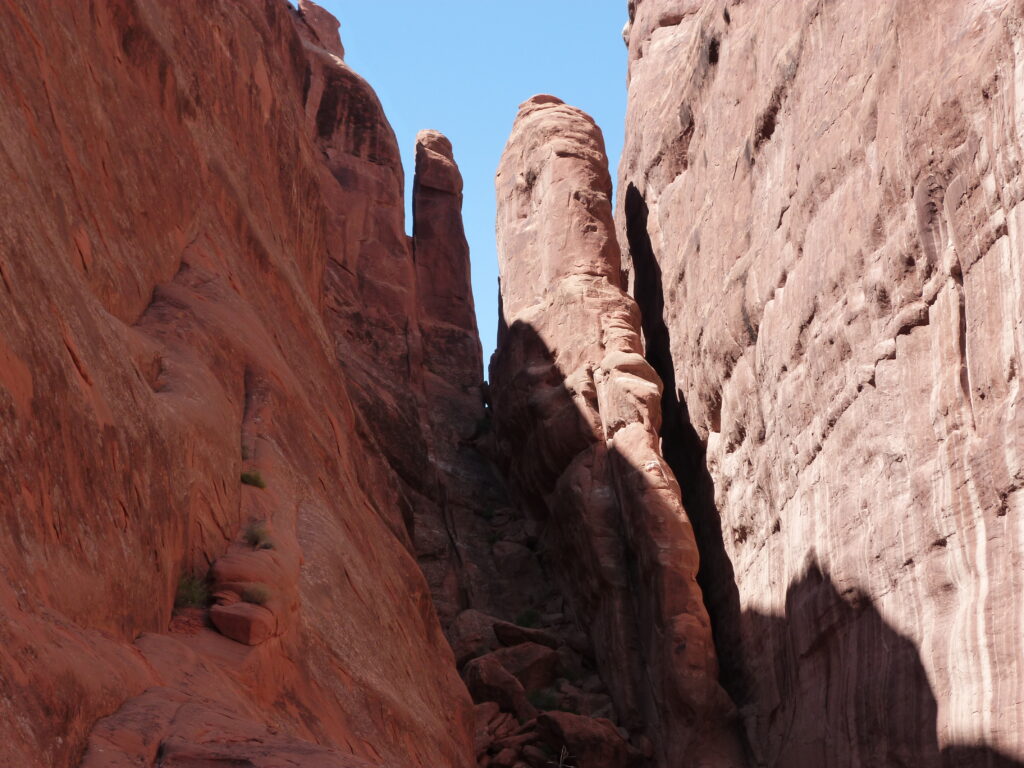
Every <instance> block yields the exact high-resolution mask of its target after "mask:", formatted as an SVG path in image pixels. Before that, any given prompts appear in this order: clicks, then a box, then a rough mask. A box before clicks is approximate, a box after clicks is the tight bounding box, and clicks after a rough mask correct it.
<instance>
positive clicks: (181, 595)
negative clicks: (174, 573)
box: [174, 572, 210, 608]
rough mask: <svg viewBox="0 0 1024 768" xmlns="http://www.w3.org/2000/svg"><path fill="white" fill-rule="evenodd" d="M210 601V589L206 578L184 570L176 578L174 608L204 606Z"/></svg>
mask: <svg viewBox="0 0 1024 768" xmlns="http://www.w3.org/2000/svg"><path fill="white" fill-rule="evenodd" d="M209 602H210V589H209V587H207V586H206V579H205V578H203V577H201V576H199V575H198V574H195V573H191V572H186V573H183V574H181V577H180V578H179V579H178V591H177V592H175V594H174V607H175V608H205V607H206V605H207V603H209Z"/></svg>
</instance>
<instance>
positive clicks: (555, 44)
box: [318, 0, 626, 369]
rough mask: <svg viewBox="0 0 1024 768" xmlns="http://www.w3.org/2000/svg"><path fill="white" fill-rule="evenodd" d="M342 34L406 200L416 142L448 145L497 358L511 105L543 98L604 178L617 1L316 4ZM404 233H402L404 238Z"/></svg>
mask: <svg viewBox="0 0 1024 768" xmlns="http://www.w3.org/2000/svg"><path fill="white" fill-rule="evenodd" d="M318 1H319V2H320V4H321V5H322V6H324V7H325V8H326V9H327V10H329V11H330V12H331V13H333V14H334V15H335V16H336V17H337V19H338V21H339V22H341V40H342V43H344V45H345V59H346V61H347V62H348V63H349V65H350V66H351V67H352V68H353V69H355V70H356V71H357V72H359V73H360V74H361V75H363V77H365V78H366V79H367V80H369V81H370V84H371V85H372V86H373V87H374V88H375V89H376V91H377V94H378V95H379V96H380V99H381V101H382V102H383V104H384V109H385V110H386V112H387V115H388V118H389V119H390V120H391V124H392V125H393V126H394V128H395V132H396V133H397V134H398V142H399V144H400V145H401V149H402V159H403V162H404V163H405V171H406V208H407V210H408V206H409V202H410V201H409V198H410V196H411V184H412V165H411V162H412V160H413V150H414V146H415V140H416V133H417V131H419V130H421V129H423V128H433V129H436V130H439V131H442V132H443V133H444V134H445V135H447V136H448V138H450V139H451V140H452V144H453V145H454V147H455V159H456V160H457V161H458V163H459V166H460V168H461V169H462V175H463V177H464V178H465V200H464V203H463V218H464V221H465V226H466V236H467V238H468V239H469V246H470V249H471V253H472V267H473V293H474V297H475V300H476V310H477V320H478V322H479V326H480V336H481V339H482V341H483V346H484V367H485V369H486V366H487V361H488V360H489V358H490V355H491V352H492V351H493V350H494V342H495V336H496V334H497V313H498V265H497V254H496V251H495V242H494V215H495V200H494V173H495V171H496V170H497V168H498V161H499V160H500V158H501V152H502V149H503V148H504V146H505V141H506V140H507V139H508V135H509V132H510V131H511V129H512V121H513V119H514V118H515V115H516V109H517V107H518V106H519V104H520V102H522V101H525V100H526V99H528V98H529V97H530V96H532V95H534V94H535V93H552V94H554V95H556V96H558V97H559V98H562V99H564V100H565V101H567V102H568V103H570V104H574V105H575V106H578V107H580V108H581V109H584V110H586V111H587V112H589V113H590V114H591V115H593V116H594V118H595V119H596V120H597V123H598V125H600V126H601V129H602V130H603V132H604V136H605V142H606V144H607V146H608V155H609V157H610V158H611V164H612V178H613V179H614V177H615V167H616V165H617V163H618V160H619V155H620V154H621V153H622V133H623V121H624V119H625V103H626V48H625V46H624V45H623V43H622V37H621V32H622V26H623V24H625V22H626V0H516V1H515V2H503V1H502V0H430V2H426V1H425V0H372V2H366V0H318ZM410 228H411V221H409V222H407V229H410Z"/></svg>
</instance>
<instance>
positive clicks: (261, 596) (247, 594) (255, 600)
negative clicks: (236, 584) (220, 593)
mask: <svg viewBox="0 0 1024 768" xmlns="http://www.w3.org/2000/svg"><path fill="white" fill-rule="evenodd" d="M269 599H270V592H269V591H267V588H266V587H264V586H262V585H260V584H253V585H251V586H248V587H246V588H245V589H243V590H242V601H243V602H246V603H252V604H253V605H266V604H267V601H268V600H269Z"/></svg>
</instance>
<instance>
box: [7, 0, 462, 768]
mask: <svg viewBox="0 0 1024 768" xmlns="http://www.w3.org/2000/svg"><path fill="white" fill-rule="evenodd" d="M336 29H337V24H336V22H334V21H333V19H331V18H330V17H329V16H328V15H327V14H325V13H324V12H323V11H321V10H320V9H318V8H316V7H315V6H313V5H312V4H310V3H307V2H305V1H304V2H303V3H302V4H301V6H300V10H299V11H294V10H291V9H290V7H289V6H288V5H287V4H286V3H284V2H282V1H281V0H251V1H249V0H247V1H246V2H209V3H202V4H194V3H177V2H158V1H157V0H100V1H99V2H95V3H37V2H30V1H29V0H24V1H22V0H15V2H11V3H5V4H3V6H2V7H0V40H2V53H0V179H2V182H3V183H2V184H0V419H2V424H3V429H2V430H0V495H2V497H3V499H4V505H3V511H2V512H0V519H2V526H3V535H2V536H0V765H5V766H6V765H11V766H13V765H18V766H29V767H33V766H38V767H39V768H44V767H45V768H52V767H54V766H59V767H64V766H71V765H76V764H78V763H79V761H80V760H83V761H84V762H83V764H84V765H87V766H89V767H90V768H95V767H98V766H111V765H129V764H130V765H151V764H153V763H154V761H162V762H161V763H160V764H162V765H171V764H174V765H200V764H202V765H207V764H213V763H217V764H221V763H225V764H226V763H231V764H236V763H237V764H245V765H260V766H262V765H267V766H270V765H274V766H277V765H282V764H285V763H286V762H287V761H288V760H291V761H293V762H287V764H293V763H294V764H302V765H318V766H319V765H323V766H328V765H330V766H356V765H382V764H387V765H389V766H436V765H445V766H448V765H452V766H466V765H470V764H472V761H473V745H472V737H473V728H474V722H473V712H472V709H471V705H470V700H469V697H468V695H467V693H466V691H465V688H464V687H463V684H462V683H461V681H460V680H459V678H458V676H457V673H456V669H455V665H454V660H453V657H452V653H451V651H450V649H449V647H448V645H447V643H446V642H445V638H444V636H443V634H442V632H441V628H440V626H439V623H438V621H437V618H436V616H435V613H434V609H433V607H432V602H431V598H430V594H429V591H428V588H427V583H426V582H425V580H424V579H423V576H422V574H421V572H420V570H419V568H418V567H417V563H416V560H415V559H414V557H413V556H412V553H411V550H412V538H411V537H410V534H409V528H410V527H411V525H412V523H413V520H414V518H415V517H416V516H417V515H418V514H421V513H422V511H423V510H424V509H427V508H429V507H430V506H431V505H432V504H435V499H436V497H437V495H438V490H437V489H438V486H439V484H441V483H442V481H441V480H439V479H438V478H439V475H438V473H437V472H436V471H435V470H433V469H432V466H433V465H432V464H431V459H430V457H431V450H430V448H429V445H430V442H431V440H433V439H434V438H433V437H432V434H433V433H432V431H431V425H430V423H429V421H428V419H427V416H426V414H427V413H428V412H429V411H430V407H431V400H430V398H431V394H430V392H428V387H427V386H426V384H425V383H424V379H425V378H426V375H425V374H424V373H423V366H422V363H421V361H422V359H423V357H424V355H425V354H426V355H433V356H435V357H436V356H437V355H438V354H440V353H438V352H435V351H433V350H435V349H436V348H438V347H444V346H445V343H446V342H444V341H443V338H444V336H443V334H442V333H441V331H440V330H439V329H440V328H441V326H442V325H443V324H444V323H452V324H455V325H458V323H465V322H466V318H470V319H471V309H472V305H471V302H469V300H468V296H467V294H466V288H465V285H461V286H460V284H459V280H463V281H465V279H466V277H464V276H461V275H459V274H458V270H459V269H464V268H465V265H464V264H456V265H454V266H452V267H451V269H452V270H454V271H455V274H454V276H453V277H452V279H451V282H450V283H445V284H438V283H436V282H435V283H431V282H430V281H429V280H424V279H422V277H421V275H420V273H419V271H418V269H417V260H414V258H413V253H414V250H415V251H416V252H417V253H418V254H423V253H427V252H429V251H430V250H431V249H432V248H433V245H428V244H424V245H423V247H422V248H417V249H414V247H413V244H412V243H411V242H410V239H409V238H408V237H407V236H406V235H405V233H404V221H403V204H402V169H401V165H400V161H399V153H398V149H397V146H396V144H395V139H394V135H393V133H392V131H391V128H390V127H389V125H388V123H387V120H386V118H385V117H384V115H383V113H382V111H381V109H380V105H379V103H378V101H377V99H376V96H375V95H374V93H373V91H372V90H371V89H370V87H369V86H368V85H367V84H366V83H365V82H364V81H363V80H362V79H361V78H360V77H359V76H358V75H356V74H355V73H354V72H353V71H352V70H351V69H349V68H348V67H347V66H346V65H345V63H344V62H343V61H342V59H341V58H340V57H341V55H342V54H343V50H342V47H341V44H340V42H339V41H338V40H337V34H336ZM436 141H437V142H441V141H442V140H441V139H440V138H438V139H436ZM437 183H438V182H437V180H436V179H435V178H434V177H433V176H431V177H430V178H429V179H427V180H425V181H424V182H423V184H421V185H419V188H423V187H424V186H431V187H433V186H436V184H437ZM449 213H450V215H449V216H448V218H447V219H446V220H445V221H446V226H448V227H450V228H452V230H453V231H454V228H455V227H456V219H457V211H454V210H453V211H450V212H449ZM441 234H442V235H444V233H441ZM425 243H426V241H425ZM463 255H464V254H463ZM444 257H445V254H444V253H437V254H436V257H435V261H434V266H435V270H434V275H435V276H437V275H440V274H443V273H444V270H445V269H448V268H449V267H448V265H446V264H445V263H444V262H443V259H444ZM435 290H436V291H439V292H442V291H443V293H442V294H441V295H437V296H434V295H432V294H431V292H432V291H435ZM459 291H462V293H461V294H460V295H461V298H462V307H461V309H462V312H461V314H459V315H458V317H457V318H454V317H453V318H447V317H440V316H438V315H437V311H436V307H438V306H441V305H447V304H448V303H449V302H450V300H451V296H452V294H453V293H458V292H459ZM421 320H422V321H423V323H422V327H421ZM463 330H467V329H463ZM468 330H471V329H468ZM470 335H471V334H470ZM422 338H425V339H427V340H428V343H427V344H425V345H424V344H423V343H421V339H422ZM467 338H468V337H467V336H466V334H463V335H462V336H461V337H459V340H458V344H459V345H461V346H460V347H459V349H458V350H457V351H455V352H453V353H452V354H453V355H454V356H455V357H459V356H460V355H466V357H459V360H460V365H461V367H460V368H459V376H458V378H457V382H456V381H453V382H452V383H453V385H454V384H458V385H459V386H462V387H469V386H470V385H471V384H473V382H472V381H470V378H471V377H470V372H471V369H472V367H473V365H477V366H479V352H478V351H477V352H475V356H474V351H473V345H472V343H471V342H470V341H467ZM439 340H440V341H439ZM454 343H455V342H452V344H454ZM425 350H426V351H425ZM477 378H479V374H478V375H477ZM477 383H478V382H477ZM477 399H478V400H479V396H478V397H477ZM241 480H244V481H245V482H241ZM261 486H264V487H261ZM189 572H195V573H196V574H197V575H198V577H199V579H198V582H199V583H200V584H201V582H202V581H203V580H206V581H207V583H208V585H209V586H210V588H211V589H213V590H214V591H215V592H216V594H215V600H216V603H217V605H216V606H215V607H214V608H213V609H212V610H211V612H210V615H209V616H207V615H206V611H205V608H204V606H203V605H202V603H203V600H202V598H201V597H199V598H198V599H197V601H196V602H198V603H199V604H200V605H199V606H198V607H197V608H195V609H193V610H192V611H190V612H184V613H181V614H179V615H178V616H177V617H176V618H175V619H174V621H173V622H172V620H171V619H172V607H173V603H174V600H175V592H176V586H177V584H178V582H179V578H180V577H181V576H182V575H183V574H187V573H189ZM208 572H209V575H208V577H207V573H208ZM207 621H212V623H213V625H214V626H215V627H217V628H219V629H221V630H222V631H223V633H224V634H220V633H219V632H217V631H216V630H215V629H214V628H213V627H211V626H210V625H209V624H208V623H207ZM99 718H106V719H104V720H102V722H101V723H100V724H99V725H98V726H96V728H95V729H94V730H93V725H94V723H95V721H97V720H98V719H99ZM90 731H92V736H91V737H90Z"/></svg>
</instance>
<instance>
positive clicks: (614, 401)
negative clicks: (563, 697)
mask: <svg viewBox="0 0 1024 768" xmlns="http://www.w3.org/2000/svg"><path fill="white" fill-rule="evenodd" d="M610 195H611V180H610V178H609V175H608V166H607V158H606V156H605V151H604V145H603V140H602V138H601V133H600V131H599V129H598V128H597V126H596V125H595V124H594V122H593V120H592V119H591V118H590V117H589V116H587V115H586V114H584V113H583V112H581V111H580V110H578V109H575V108H573V107H570V106H567V105H565V104H564V103H562V102H561V101H560V100H559V99H557V98H555V97H552V96H536V97H534V98H532V99H530V100H529V101H527V102H526V103H524V104H523V105H522V106H521V108H520V111H519V115H518V117H517V119H516V122H515V126H514V127H513V131H512V136H511V137H510V139H509V142H508V144H507V146H506V148H505V153H504V155H503V157H502V162H501V166H500V168H499V171H498V177H497V196H498V245H499V262H500V270H501V298H502V309H503V318H502V320H503V323H502V329H501V333H500V336H499V343H498V350H497V352H496V353H495V357H494V358H493V360H492V362H491V387H492V396H493V404H494V419H495V422H496V434H497V445H498V453H499V455H500V456H501V457H502V461H503V466H504V467H505V469H506V471H507V472H508V476H509V478H510V481H511V482H512V483H513V485H514V486H515V488H516V489H517V490H518V492H519V493H520V494H522V496H523V497H524V498H525V499H526V500H527V501H528V502H529V503H530V504H532V505H533V506H532V509H533V513H534V514H535V515H536V516H537V517H538V518H539V519H540V520H541V521H543V523H544V532H543V535H542V547H543V548H544V549H546V550H547V552H546V554H547V556H548V561H549V562H550V563H551V569H552V572H553V575H554V576H555V577H556V578H557V579H558V583H559V584H560V585H561V587H562V590H563V592H564V593H565V594H566V596H567V601H566V609H567V610H568V611H569V612H570V615H571V616H572V617H573V619H574V620H575V622H576V623H577V625H578V626H579V627H581V628H583V629H585V630H587V631H588V632H589V635H590V638H591V640H592V642H593V647H594V651H595V654H596V659H597V666H598V669H599V671H600V673H601V676H602V677H603V679H604V680H605V681H606V682H607V683H608V685H609V688H610V692H611V694H612V699H613V700H614V702H615V707H616V710H617V715H618V717H619V718H620V724H621V725H622V726H623V727H624V728H625V729H626V732H627V734H628V735H629V736H630V739H631V741H632V745H633V747H634V749H635V751H636V752H637V753H639V754H642V755H644V754H645V755H646V756H647V757H653V758H654V759H655V760H656V762H657V763H658V764H659V765H666V766H668V765H678V764H680V761H682V760H683V759H684V756H687V759H705V760H707V759H716V760H718V763H717V764H720V765H732V764H738V763H734V760H737V759H738V758H737V755H736V751H735V742H734V741H733V740H732V735H731V734H730V733H729V731H728V721H729V715H730V705H729V702H728V697H727V696H726V695H725V694H724V693H723V691H722V690H721V688H720V687H719V686H718V683H717V662H716V659H715V653H714V648H713V645H712V638H711V628H710V625H709V622H708V617H707V614H706V612H705V610H704V604H703V601H702V598H701V592H700V589H699V587H698V586H697V582H696V578H695V577H696V572H697V565H698V562H697V561H698V558H697V548H696V544H695V542H694V538H693V533H692V531H691V529H690V523H689V521H688V520H687V517H686V515H685V513H684V511H683V508H682V504H681V501H680V495H679V487H678V485H677V483H676V481H675V479H674V477H673V475H672V472H671V471H670V470H669V468H668V466H667V464H666V463H665V461H664V459H663V458H662V456H661V453H660V450H659V446H658V427H659V424H660V418H661V404H660V393H661V382H660V380H659V379H658V377H657V375H656V374H655V372H654V370H653V368H652V367H651V366H650V365H649V364H648V363H647V361H646V360H645V359H644V357H643V348H642V345H641V340H640V316H639V312H638V310H637V306H636V304H635V303H634V301H633V300H632V299H631V298H630V297H629V296H628V295H627V294H626V293H625V292H624V291H623V290H622V287H621V284H620V280H621V277H620V270H619V267H620V264H619V259H620V256H619V246H618V243H617V242H616V238H615V231H614V224H613V220H612V208H611V201H610ZM601 727H603V726H601ZM588 728H589V726H588ZM597 730H600V728H597ZM621 754H622V756H623V757H622V759H625V752H622V753H621ZM616 760H618V758H616ZM615 762H616V761H615V760H613V762H612V763H609V764H615Z"/></svg>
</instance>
